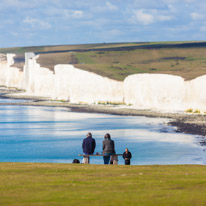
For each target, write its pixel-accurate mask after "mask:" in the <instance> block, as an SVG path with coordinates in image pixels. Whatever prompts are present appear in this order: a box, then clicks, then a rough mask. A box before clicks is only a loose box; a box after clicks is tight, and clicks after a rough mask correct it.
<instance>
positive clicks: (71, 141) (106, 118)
mask: <svg viewBox="0 0 206 206" xmlns="http://www.w3.org/2000/svg"><path fill="white" fill-rule="evenodd" d="M4 101H11V102H12V100H5V99H1V100H0V102H4ZM168 121H169V120H168V119H160V118H147V117H131V116H117V115H105V114H89V113H75V112H70V111H69V109H65V108H54V107H34V106H13V105H12V106H5V105H1V106H0V162H55V163H56V162H58V163H71V162H72V160H73V159H74V158H78V159H80V160H81V158H80V157H79V156H78V154H82V148H81V145H82V140H83V138H85V135H86V133H87V132H88V131H90V132H92V134H93V137H94V138H95V139H96V143H97V147H96V150H95V152H101V151H102V141H103V136H104V134H105V133H107V132H109V133H110V134H111V137H112V139H113V140H114V141H115V147H116V152H117V153H123V152H124V149H125V147H128V148H129V150H130V151H131V152H132V155H133V158H132V164H135V165H142V164H206V158H205V151H204V150H205V148H204V147H202V146H200V144H199V141H200V140H201V137H197V136H194V135H186V134H181V133H175V131H174V128H172V127H170V126H167V124H166V123H167V122H168ZM91 163H95V164H102V163H103V160H102V158H101V157H92V158H91ZM119 164H124V162H123V159H122V158H121V157H120V158H119Z"/></svg>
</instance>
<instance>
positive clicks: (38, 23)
mask: <svg viewBox="0 0 206 206" xmlns="http://www.w3.org/2000/svg"><path fill="white" fill-rule="evenodd" d="M23 23H25V24H29V25H31V26H32V27H33V28H40V29H50V28H51V24H49V23H48V22H46V21H43V20H40V19H35V18H31V17H26V18H25V19H24V20H23Z"/></svg>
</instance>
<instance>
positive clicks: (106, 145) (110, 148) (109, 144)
mask: <svg viewBox="0 0 206 206" xmlns="http://www.w3.org/2000/svg"><path fill="white" fill-rule="evenodd" d="M102 149H103V153H110V154H115V149H114V141H113V140H111V139H105V140H104V141H103V145H102Z"/></svg>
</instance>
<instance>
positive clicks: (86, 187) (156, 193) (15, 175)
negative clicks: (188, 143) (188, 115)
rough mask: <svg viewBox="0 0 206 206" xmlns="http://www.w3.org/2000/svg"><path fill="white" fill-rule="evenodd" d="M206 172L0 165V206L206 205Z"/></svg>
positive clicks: (185, 168)
mask: <svg viewBox="0 0 206 206" xmlns="http://www.w3.org/2000/svg"><path fill="white" fill-rule="evenodd" d="M205 192H206V167H205V166H198V165H173V166H157V165H154V166H124V165H119V166H114V165H106V166H105V165H82V164H39V163H1V164H0V194H1V198H0V205H1V206H8V205H12V206H17V205H18V206H19V205H21V206H28V205H58V206H59V205H75V206H76V205H78V206H81V205H84V206H87V205H100V206H101V205H119V206H121V205H187V206H188V205H192V206H193V205H206V196H205Z"/></svg>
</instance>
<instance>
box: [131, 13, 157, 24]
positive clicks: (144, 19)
mask: <svg viewBox="0 0 206 206" xmlns="http://www.w3.org/2000/svg"><path fill="white" fill-rule="evenodd" d="M132 19H133V21H134V22H135V21H137V22H139V23H141V24H144V25H149V24H152V23H153V22H154V16H153V15H151V14H148V13H146V12H144V11H143V10H137V11H134V15H133V17H132Z"/></svg>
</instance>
